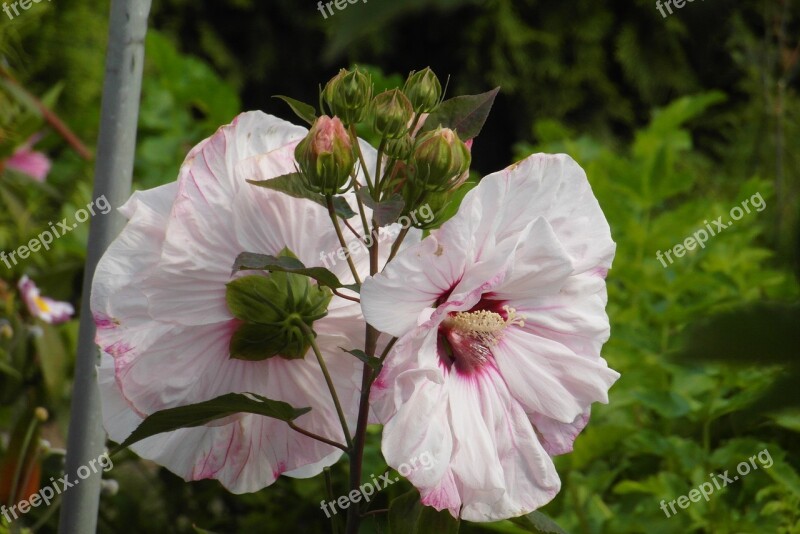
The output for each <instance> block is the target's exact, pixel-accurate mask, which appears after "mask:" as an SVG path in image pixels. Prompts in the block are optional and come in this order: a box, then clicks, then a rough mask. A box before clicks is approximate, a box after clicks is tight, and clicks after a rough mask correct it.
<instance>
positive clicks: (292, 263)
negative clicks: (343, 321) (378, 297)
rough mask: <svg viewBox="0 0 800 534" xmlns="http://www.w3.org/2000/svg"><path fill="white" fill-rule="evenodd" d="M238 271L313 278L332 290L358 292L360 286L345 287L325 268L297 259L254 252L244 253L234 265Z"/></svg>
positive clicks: (234, 270)
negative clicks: (308, 265) (271, 272)
mask: <svg viewBox="0 0 800 534" xmlns="http://www.w3.org/2000/svg"><path fill="white" fill-rule="evenodd" d="M236 271H277V272H284V273H294V274H301V275H303V276H308V277H309V278H313V279H314V280H316V281H317V282H318V283H319V284H320V285H323V286H327V287H330V288H332V289H339V288H342V287H343V288H345V289H350V290H352V291H358V290H359V286H358V284H349V285H345V284H343V283H341V282H340V281H339V279H338V278H337V277H336V275H335V274H333V273H332V272H330V271H329V270H328V269H325V268H324V267H306V266H305V265H303V262H301V261H300V260H298V259H296V258H289V257H280V258H276V257H275V256H270V255H268V254H256V253H254V252H242V253H241V254H239V256H238V257H237V258H236V261H235V262H234V263H233V271H232V272H233V273H235V272H236Z"/></svg>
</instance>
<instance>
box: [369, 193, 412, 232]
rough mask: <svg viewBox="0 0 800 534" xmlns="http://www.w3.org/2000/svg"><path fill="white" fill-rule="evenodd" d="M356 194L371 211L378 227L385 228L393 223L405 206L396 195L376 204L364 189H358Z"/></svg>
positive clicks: (399, 196) (400, 197) (401, 199)
mask: <svg viewBox="0 0 800 534" xmlns="http://www.w3.org/2000/svg"><path fill="white" fill-rule="evenodd" d="M357 194H358V198H360V199H361V202H363V203H364V205H365V206H367V207H368V208H369V209H371V210H372V217H373V218H374V219H375V220H376V221H377V223H378V226H386V225H387V224H392V223H393V222H395V221H396V220H397V218H398V217H400V214H401V213H403V208H404V207H405V205H406V203H405V201H403V197H402V196H401V195H399V194H398V193H395V194H393V195H392V196H391V197H390V198H388V199H384V200H382V201H381V202H377V203H376V202H375V201H374V200H373V199H372V197H371V196H370V194H369V191H367V190H366V189H364V188H361V189H359V190H358V193H357Z"/></svg>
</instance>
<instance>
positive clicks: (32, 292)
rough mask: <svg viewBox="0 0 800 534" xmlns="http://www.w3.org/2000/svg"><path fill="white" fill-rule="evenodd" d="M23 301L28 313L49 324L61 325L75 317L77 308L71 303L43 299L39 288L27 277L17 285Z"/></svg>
mask: <svg viewBox="0 0 800 534" xmlns="http://www.w3.org/2000/svg"><path fill="white" fill-rule="evenodd" d="M17 287H18V288H19V292H20V293H21V294H22V299H23V300H24V301H25V305H26V306H27V307H28V311H29V312H30V314H31V315H32V316H34V317H37V318H39V319H41V320H42V321H44V322H46V323H49V324H60V323H64V322H66V321H69V319H70V318H71V317H72V316H73V315H75V308H73V307H72V304H70V303H69V302H60V301H57V300H53V299H51V298H47V297H42V296H41V294H40V292H39V288H38V287H36V284H34V283H33V280H31V279H30V278H28V277H27V276H23V277H22V278H20V279H19V284H17Z"/></svg>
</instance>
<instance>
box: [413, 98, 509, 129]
mask: <svg viewBox="0 0 800 534" xmlns="http://www.w3.org/2000/svg"><path fill="white" fill-rule="evenodd" d="M499 91H500V88H499V87H495V88H494V89H492V90H491V91H487V92H485V93H481V94H479V95H464V96H457V97H455V98H451V99H450V100H445V101H444V102H442V103H441V104H440V105H439V107H438V108H436V109H435V110H434V111H433V113H431V114H430V115H429V116H428V118H427V119H426V120H425V124H424V125H423V126H422V131H423V132H427V131H429V130H435V129H436V128H437V127H439V126H442V127H443V128H450V129H451V130H455V131H456V133H458V136H459V137H460V138H461V140H462V141H467V140H469V139H473V138H474V137H477V136H478V134H479V133H481V129H483V125H484V123H486V119H487V118H488V117H489V112H490V111H491V110H492V105H493V104H494V99H495V98H496V97H497V93H498V92H499Z"/></svg>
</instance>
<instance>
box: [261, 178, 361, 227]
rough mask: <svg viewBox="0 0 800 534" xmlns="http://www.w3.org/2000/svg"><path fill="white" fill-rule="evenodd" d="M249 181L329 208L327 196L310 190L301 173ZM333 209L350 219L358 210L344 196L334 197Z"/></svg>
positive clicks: (340, 215) (343, 217) (342, 216)
mask: <svg viewBox="0 0 800 534" xmlns="http://www.w3.org/2000/svg"><path fill="white" fill-rule="evenodd" d="M247 183H249V184H252V185H255V186H258V187H266V188H267V189H272V190H274V191H280V192H281V193H285V194H287V195H289V196H290V197H294V198H304V199H306V200H311V201H313V202H316V203H317V204H319V205H320V206H322V207H324V208H325V209H327V207H328V204H327V203H326V202H325V197H324V196H322V195H320V194H319V193H315V192H313V191H309V190H308V189H306V187H305V185H304V184H303V177H302V176H300V173H297V172H292V173H289V174H284V175H283V176H278V177H277V178H270V179H269V180H247ZM333 209H334V211H336V214H337V215H338V216H339V217H341V218H342V219H350V218H351V217H355V215H356V212H354V211H353V209H352V208H351V207H350V204H348V203H347V201H346V200H345V199H344V198H342V197H333Z"/></svg>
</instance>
